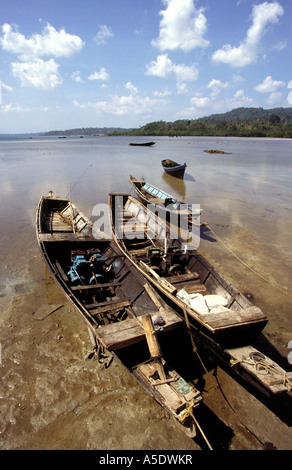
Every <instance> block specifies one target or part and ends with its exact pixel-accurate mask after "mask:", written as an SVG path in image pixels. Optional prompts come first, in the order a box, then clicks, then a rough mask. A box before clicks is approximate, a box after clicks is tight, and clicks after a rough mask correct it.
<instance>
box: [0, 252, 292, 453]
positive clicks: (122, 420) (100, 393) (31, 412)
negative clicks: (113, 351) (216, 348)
mask: <svg viewBox="0 0 292 470" xmlns="http://www.w3.org/2000/svg"><path fill="white" fill-rule="evenodd" d="M202 248H203V247H202ZM211 255H212V253H211ZM27 259H29V260H30V261H29V263H28V265H27V266H26V268H25V270H24V271H25V272H26V273H27V274H28V275H27V274H26V276H25V278H24V279H21V278H17V276H15V273H13V272H12V273H11V276H10V279H11V280H10V284H9V285H8V284H7V286H6V291H2V295H1V298H0V306H1V310H2V317H1V346H2V363H1V366H0V373H1V392H0V416H1V420H0V449H2V450H12V449H17V450H27V449H31V450H39V449H42V450H55V449H57V450H61V449H63V450H86V449H88V450H108V451H111V450H112V451H114V450H150V451H151V450H156V451H165V450H168V451H175V450H187V451H195V450H200V449H207V448H208V447H207V444H206V441H205V439H203V437H202V435H201V434H200V432H198V435H197V437H196V438H195V439H193V440H191V439H189V438H188V437H187V436H186V435H185V434H184V433H183V432H182V431H181V429H180V428H179V427H178V425H177V424H176V422H175V421H174V419H173V418H171V417H170V416H169V414H168V413H167V412H166V411H165V410H164V409H163V408H162V407H161V406H160V405H159V404H158V403H156V402H155V400H154V399H153V398H151V397H150V396H149V395H148V394H147V393H146V391H144V390H143V389H142V387H141V386H140V385H139V384H138V383H137V382H136V380H135V379H134V378H133V377H132V376H131V375H130V373H129V372H128V370H127V369H126V368H125V367H124V366H123V365H122V364H121V363H120V361H119V360H118V358H116V357H114V359H113V361H112V362H111V364H110V366H109V367H108V368H106V367H105V365H104V364H101V363H99V362H98V361H97V360H96V359H92V358H91V359H89V358H88V357H89V356H90V353H91V351H92V346H91V343H90V340H89V335H88V331H87V327H86V326H85V324H84V322H83V321H82V319H81V317H79V315H78V313H77V312H76V311H75V310H74V308H73V307H72V306H71V305H70V303H69V302H68V301H67V300H66V299H65V297H64V296H63V294H62V292H61V291H60V290H59V288H58V287H57V286H56V284H55V282H54V280H53V279H52V278H51V276H50V274H49V273H48V271H47V269H46V268H45V265H44V263H43V260H42V258H41V255H40V253H39V252H38V248H37V247H36V246H32V248H31V253H30V256H28V257H27ZM223 259H225V258H224V255H223V253H222V259H221V260H220V257H217V262H218V263H219V266H220V262H221V261H223ZM224 265H225V266H226V260H225V261H224ZM264 288H265V287H264ZM50 306H51V307H52V310H53V307H54V306H57V307H58V308H57V309H56V310H54V311H53V312H52V313H48V314H47V315H46V314H43V315H41V314H40V312H42V309H43V312H46V310H47V311H48V312H50ZM271 323H272V326H271V327H270V329H268V336H270V339H271V341H272V342H274V345H275V346H277V347H279V348H280V349H281V347H282V349H283V352H284V351H285V348H284V345H285V342H286V337H285V331H283V328H282V329H281V328H280V329H279V324H278V323H277V318H276V317H275V318H272V321H271ZM276 324H277V325H278V328H274V325H276ZM286 333H287V332H286ZM288 334H289V333H287V335H288ZM287 339H288V336H287ZM214 371H215V369H214V370H212V368H211V369H210V373H209V374H206V375H205V376H204V382H205V383H204V387H203V390H201V392H202V396H203V403H202V405H200V407H199V408H200V409H199V410H198V412H197V414H196V416H197V419H198V420H199V423H200V425H201V427H202V429H203V431H204V433H205V435H206V437H207V439H208V441H209V444H210V445H211V446H212V448H213V449H215V450H216V449H224V450H261V449H263V447H264V444H265V443H266V442H270V443H272V444H273V446H274V447H275V448H277V449H279V450H282V449H292V432H291V428H290V427H289V425H287V424H286V423H285V422H284V421H283V420H281V419H280V418H279V417H278V416H277V415H276V414H275V413H274V412H272V411H271V410H270V409H269V408H268V407H267V406H265V405H264V404H263V403H261V402H260V401H259V400H258V399H257V398H255V396H253V395H251V394H250V393H249V392H248V391H247V390H245V389H244V388H243V387H242V386H241V385H239V384H238V383H237V382H236V381H235V380H234V379H232V378H231V377H230V376H229V375H227V374H226V373H225V372H224V371H223V370H222V369H220V368H216V377H215V376H214ZM290 411H291V409H290ZM288 413H289V410H288V409H287V414H288Z"/></svg>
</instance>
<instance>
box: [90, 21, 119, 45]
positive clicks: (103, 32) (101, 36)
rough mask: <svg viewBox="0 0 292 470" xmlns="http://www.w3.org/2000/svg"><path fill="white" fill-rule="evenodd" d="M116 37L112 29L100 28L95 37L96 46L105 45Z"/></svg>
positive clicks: (107, 27) (103, 26) (104, 26)
mask: <svg viewBox="0 0 292 470" xmlns="http://www.w3.org/2000/svg"><path fill="white" fill-rule="evenodd" d="M112 37H114V33H113V31H112V29H111V27H109V26H106V25H102V26H100V27H99V30H98V32H97V34H96V35H95V36H94V38H93V39H94V40H95V42H96V44H105V43H106V41H107V40H108V39H109V38H112Z"/></svg>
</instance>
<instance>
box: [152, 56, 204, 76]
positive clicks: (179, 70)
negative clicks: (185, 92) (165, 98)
mask: <svg viewBox="0 0 292 470" xmlns="http://www.w3.org/2000/svg"><path fill="white" fill-rule="evenodd" d="M146 74H147V75H153V76H156V77H161V78H167V77H168V76H170V75H172V74H174V75H175V76H176V79H177V80H178V81H182V82H184V81H195V80H197V79H198V75H199V73H198V69H197V68H196V66H195V65H184V64H179V65H176V64H174V63H173V62H172V60H171V59H169V57H168V55H167V54H162V55H160V56H158V57H157V60H156V61H155V60H152V61H151V62H150V63H149V64H148V65H147V66H146Z"/></svg>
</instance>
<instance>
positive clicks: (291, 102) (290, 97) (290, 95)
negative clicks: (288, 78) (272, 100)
mask: <svg viewBox="0 0 292 470" xmlns="http://www.w3.org/2000/svg"><path fill="white" fill-rule="evenodd" d="M287 101H288V103H289V104H291V105H292V91H290V93H288V97H287Z"/></svg>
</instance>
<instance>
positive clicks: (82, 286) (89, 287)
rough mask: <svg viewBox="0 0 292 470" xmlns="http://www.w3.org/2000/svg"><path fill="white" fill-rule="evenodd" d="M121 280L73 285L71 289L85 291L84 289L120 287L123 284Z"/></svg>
mask: <svg viewBox="0 0 292 470" xmlns="http://www.w3.org/2000/svg"><path fill="white" fill-rule="evenodd" d="M121 285H122V283H121V282H105V283H103V284H102V283H96V284H86V285H81V286H72V287H71V289H72V290H73V291H78V290H80V291H83V290H95V289H105V288H107V287H119V286H121Z"/></svg>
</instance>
